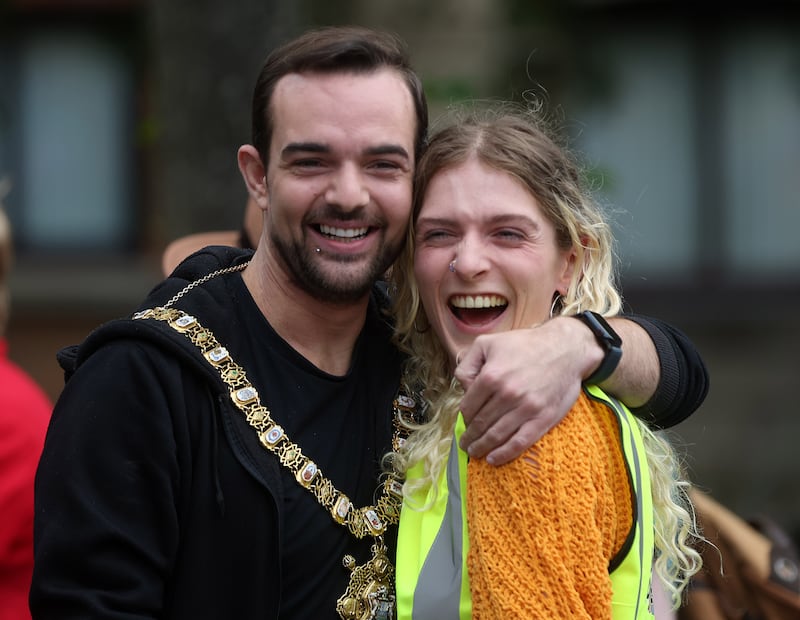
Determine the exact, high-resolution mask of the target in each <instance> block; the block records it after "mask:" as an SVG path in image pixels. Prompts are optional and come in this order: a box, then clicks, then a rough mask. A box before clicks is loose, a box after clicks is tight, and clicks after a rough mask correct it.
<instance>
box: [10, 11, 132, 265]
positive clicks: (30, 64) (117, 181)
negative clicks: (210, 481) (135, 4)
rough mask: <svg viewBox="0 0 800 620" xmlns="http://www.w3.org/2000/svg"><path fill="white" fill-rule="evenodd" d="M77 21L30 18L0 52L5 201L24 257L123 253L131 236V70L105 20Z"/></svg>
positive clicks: (130, 241) (122, 46) (129, 58)
mask: <svg viewBox="0 0 800 620" xmlns="http://www.w3.org/2000/svg"><path fill="white" fill-rule="evenodd" d="M78 22H79V20H75V19H70V20H65V21H63V23H59V21H58V20H53V19H50V20H47V21H45V20H43V22H42V25H41V26H39V25H37V22H36V21H35V20H30V19H29V20H27V21H26V23H25V27H24V28H23V29H22V32H20V33H15V35H14V36H13V37H10V38H6V42H5V43H3V44H2V50H0V52H2V55H3V56H5V57H6V58H5V60H4V61H2V63H0V82H2V84H4V85H9V88H5V87H4V88H3V89H2V90H3V91H4V92H3V93H2V94H0V115H1V116H0V177H5V178H6V179H8V180H10V182H11V190H10V192H8V193H7V195H6V196H5V197H2V200H3V203H4V205H5V207H6V209H7V210H8V212H9V216H10V218H11V220H12V223H13V226H14V230H15V240H16V244H17V247H18V249H19V250H20V251H21V252H22V253H33V252H37V253H38V252H58V253H67V254H69V253H87V252H88V253H91V252H96V251H101V252H106V251H111V252H118V251H122V250H125V249H128V248H129V247H130V245H131V243H132V240H133V238H134V228H135V226H136V223H137V222H136V217H135V214H134V208H135V204H136V200H135V195H134V193H135V189H136V187H137V179H136V158H135V153H134V149H135V142H134V133H135V123H136V117H135V115H136V106H135V100H136V80H135V75H134V68H133V64H134V63H133V60H132V58H131V57H130V54H129V53H128V52H127V51H126V47H125V44H124V42H122V41H117V40H115V39H114V36H113V34H111V33H109V32H108V31H105V30H104V28H103V26H102V23H103V22H101V21H99V22H98V24H97V25H95V26H93V27H87V26H84V25H82V24H80V23H78ZM9 39H10V40H9Z"/></svg>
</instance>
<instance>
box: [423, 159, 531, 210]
mask: <svg viewBox="0 0 800 620" xmlns="http://www.w3.org/2000/svg"><path fill="white" fill-rule="evenodd" d="M465 213H469V214H470V215H471V216H472V217H474V218H477V219H486V218H494V217H497V216H498V215H503V214H509V215H510V214H521V215H527V216H529V217H533V216H537V217H540V216H541V215H542V209H541V207H540V205H539V202H538V201H537V200H536V197H535V196H534V195H533V194H532V193H531V192H530V190H529V189H528V187H527V186H525V185H524V184H523V183H522V182H521V181H520V180H519V179H518V178H517V177H515V176H514V175H512V174H511V173H508V172H505V171H502V170H498V169H497V168H493V167H492V166H489V165H488V164H485V163H483V162H482V161H480V160H479V159H478V158H477V157H475V156H471V157H470V158H469V159H467V160H466V161H465V162H462V163H459V164H456V165H453V166H448V167H447V168H444V169H442V170H439V171H438V172H436V173H435V174H434V175H433V177H432V178H431V180H430V182H429V183H428V187H427V189H426V191H425V196H424V198H423V201H422V205H421V209H420V214H419V215H420V217H447V216H451V217H454V216H455V215H458V216H459V217H463V215H464V214H465Z"/></svg>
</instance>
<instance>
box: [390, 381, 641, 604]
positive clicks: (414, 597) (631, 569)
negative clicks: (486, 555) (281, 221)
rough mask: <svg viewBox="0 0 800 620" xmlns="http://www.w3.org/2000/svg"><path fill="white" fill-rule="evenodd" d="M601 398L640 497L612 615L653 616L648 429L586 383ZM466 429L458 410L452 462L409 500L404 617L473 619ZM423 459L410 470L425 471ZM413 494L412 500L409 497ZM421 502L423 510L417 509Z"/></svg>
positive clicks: (400, 576)
mask: <svg viewBox="0 0 800 620" xmlns="http://www.w3.org/2000/svg"><path fill="white" fill-rule="evenodd" d="M584 389H585V391H586V392H587V394H588V395H589V396H590V397H591V398H592V399H593V400H594V401H596V402H598V403H603V404H604V405H605V406H607V407H609V408H610V409H611V410H612V411H613V412H614V413H615V414H616V416H617V419H618V421H619V431H620V443H621V447H622V449H623V454H624V457H625V462H626V465H627V468H628V474H629V476H628V477H629V481H630V484H631V489H632V491H633V496H634V506H633V516H634V519H633V523H632V524H631V531H630V533H629V535H628V542H629V543H630V544H626V546H625V548H624V549H623V553H621V554H620V555H618V556H617V557H616V558H615V559H614V560H613V561H612V564H611V565H610V566H609V577H610V578H611V584H612V602H611V607H612V616H611V617H612V618H613V620H650V619H652V618H653V611H652V597H651V590H650V579H651V573H652V562H653V553H654V534H653V500H652V494H651V490H650V474H649V471H648V469H647V460H646V456H645V450H644V445H643V441H642V436H641V433H640V431H639V427H638V426H637V422H636V420H635V419H634V417H633V414H631V413H630V411H628V409H627V408H626V407H625V406H624V405H623V404H622V403H621V402H619V401H617V400H615V399H613V398H611V397H609V396H607V395H606V394H605V393H604V392H603V391H602V390H600V388H598V387H596V386H585V387H584ZM464 430H465V425H464V420H463V418H462V417H461V414H459V415H458V419H457V421H456V426H455V429H454V435H455V439H454V441H453V443H452V446H451V448H450V454H449V457H448V462H447V465H446V467H445V468H443V470H442V473H441V475H440V476H439V481H438V484H437V488H438V494H437V495H436V498H435V501H434V502H433V503H432V504H431V505H430V506H429V507H428V508H427V509H426V510H422V511H421V510H419V509H418V508H419V507H420V506H425V505H427V500H429V499H431V498H432V497H433V490H432V489H428V490H427V491H424V492H420V493H418V494H417V495H416V496H414V497H412V498H410V502H411V504H410V505H406V503H405V502H404V504H403V508H402V511H401V515H400V526H399V527H400V529H399V533H398V540H397V569H396V576H397V577H396V579H397V613H398V616H397V617H398V620H410V619H413V620H469V619H470V618H471V617H472V599H471V596H470V587H469V577H468V574H467V566H466V561H467V552H468V550H469V538H468V532H467V518H466V501H464V500H465V498H466V489H467V461H468V458H467V454H466V453H465V452H464V451H462V450H460V449H459V448H458V440H459V438H460V437H461V435H462V434H463V432H464ZM421 474H422V464H421V463H418V464H417V465H415V466H414V467H413V468H412V469H411V470H410V471H409V472H408V474H407V477H408V478H409V479H412V478H420V477H421ZM406 501H409V500H406ZM414 507H416V508H417V509H415V508H414Z"/></svg>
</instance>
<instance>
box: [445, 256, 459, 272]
mask: <svg viewBox="0 0 800 620" xmlns="http://www.w3.org/2000/svg"><path fill="white" fill-rule="evenodd" d="M456 260H457V259H455V258H454V259H453V260H452V261H450V264H449V265H448V266H447V268H448V269H449V270H450V272H451V273H455V272H456Z"/></svg>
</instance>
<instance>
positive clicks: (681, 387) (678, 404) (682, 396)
mask: <svg viewBox="0 0 800 620" xmlns="http://www.w3.org/2000/svg"><path fill="white" fill-rule="evenodd" d="M609 323H611V324H612V326H613V327H614V329H615V330H616V331H617V332H618V333H619V335H620V337H621V338H622V342H623V345H622V359H621V360H620V364H619V366H618V368H617V370H616V371H615V372H614V373H613V374H612V375H611V376H610V377H609V379H608V380H607V381H605V382H603V384H602V387H603V388H604V389H606V390H607V391H608V392H610V393H613V394H614V395H615V396H617V397H619V398H620V399H621V400H622V401H623V402H625V403H626V404H627V405H628V406H629V407H630V408H631V411H632V412H633V413H634V414H635V415H636V416H637V417H639V418H641V419H643V420H645V421H647V422H648V423H650V424H652V425H653V426H654V427H656V428H669V427H671V426H675V425H676V424H678V423H679V422H682V421H683V420H685V419H686V418H688V417H689V416H690V415H691V414H692V413H693V412H694V411H695V410H697V408H698V407H700V405H701V404H702V403H703V401H704V400H705V397H706V395H707V393H708V383H709V380H708V371H707V369H706V366H705V364H704V362H703V359H702V357H701V356H700V353H699V352H698V350H697V348H696V347H695V346H694V344H693V343H692V341H691V340H690V339H689V338H688V337H687V336H686V335H685V334H684V333H683V332H681V331H680V330H679V329H677V328H675V327H673V326H672V325H670V324H668V323H665V322H664V321H661V320H658V319H654V318H651V317H646V316H642V315H636V314H626V315H624V316H620V317H616V318H613V319H609ZM643 396H644V398H642V397H643Z"/></svg>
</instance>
